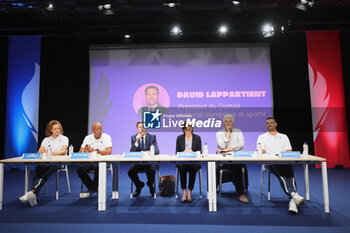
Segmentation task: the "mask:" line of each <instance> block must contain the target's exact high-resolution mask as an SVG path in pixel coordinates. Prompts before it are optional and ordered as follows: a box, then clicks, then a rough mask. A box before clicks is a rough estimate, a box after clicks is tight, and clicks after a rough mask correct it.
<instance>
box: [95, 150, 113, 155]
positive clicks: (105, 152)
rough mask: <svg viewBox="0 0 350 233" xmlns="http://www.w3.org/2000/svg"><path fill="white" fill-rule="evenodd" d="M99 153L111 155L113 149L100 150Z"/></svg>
mask: <svg viewBox="0 0 350 233" xmlns="http://www.w3.org/2000/svg"><path fill="white" fill-rule="evenodd" d="M98 153H99V154H100V155H110V154H112V151H110V150H100V151H98Z"/></svg>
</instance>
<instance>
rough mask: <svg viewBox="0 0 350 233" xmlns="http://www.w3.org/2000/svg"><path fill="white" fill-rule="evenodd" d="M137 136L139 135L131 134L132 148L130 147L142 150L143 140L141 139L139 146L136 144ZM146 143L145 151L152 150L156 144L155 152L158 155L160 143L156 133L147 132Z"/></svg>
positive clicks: (132, 149)
mask: <svg viewBox="0 0 350 233" xmlns="http://www.w3.org/2000/svg"><path fill="white" fill-rule="evenodd" d="M136 136H137V134H135V135H133V136H131V148H130V151H141V141H140V143H139V146H138V147H136V146H135V142H136ZM144 144H145V145H144V147H145V151H147V150H150V147H151V145H153V146H154V153H155V154H156V155H158V154H159V148H158V144H157V138H156V135H152V134H149V133H146V139H145V142H144Z"/></svg>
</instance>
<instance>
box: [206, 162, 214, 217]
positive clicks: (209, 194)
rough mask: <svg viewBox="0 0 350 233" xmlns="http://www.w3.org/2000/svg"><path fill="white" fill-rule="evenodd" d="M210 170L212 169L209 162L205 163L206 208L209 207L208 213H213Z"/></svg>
mask: <svg viewBox="0 0 350 233" xmlns="http://www.w3.org/2000/svg"><path fill="white" fill-rule="evenodd" d="M211 169H212V166H211V162H208V163H207V173H208V175H207V178H208V207H209V212H212V211H213V205H212V203H213V199H212V193H213V191H212V183H213V182H212V180H213V177H212V172H211Z"/></svg>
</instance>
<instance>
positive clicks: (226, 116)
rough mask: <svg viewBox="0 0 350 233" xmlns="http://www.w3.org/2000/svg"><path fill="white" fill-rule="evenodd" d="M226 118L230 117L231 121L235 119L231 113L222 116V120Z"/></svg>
mask: <svg viewBox="0 0 350 233" xmlns="http://www.w3.org/2000/svg"><path fill="white" fill-rule="evenodd" d="M226 118H231V119H232V121H233V122H234V121H235V118H233V116H232V115H231V114H226V115H225V116H224V118H223V119H222V121H225V119H226Z"/></svg>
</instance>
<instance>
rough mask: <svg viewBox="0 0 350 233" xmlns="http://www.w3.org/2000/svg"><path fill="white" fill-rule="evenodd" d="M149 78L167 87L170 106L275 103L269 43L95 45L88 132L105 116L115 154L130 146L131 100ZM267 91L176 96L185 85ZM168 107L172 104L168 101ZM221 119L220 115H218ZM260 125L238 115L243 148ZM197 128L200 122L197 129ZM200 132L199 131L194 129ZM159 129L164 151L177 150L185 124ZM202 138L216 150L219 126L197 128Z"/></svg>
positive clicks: (197, 88) (251, 141)
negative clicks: (247, 126)
mask: <svg viewBox="0 0 350 233" xmlns="http://www.w3.org/2000/svg"><path fill="white" fill-rule="evenodd" d="M147 83H156V84H158V85H160V86H162V87H164V88H165V89H166V91H167V92H168V95H169V97H170V107H177V106H178V105H179V104H219V103H223V104H239V105H240V106H241V107H250V108H260V107H266V108H268V109H272V96H271V95H272V93H271V75H270V53H269V47H268V46H256V45H246V46H244V45H243V46H242V45H241V46H236V47H235V45H230V46H227V47H203V46H201V47H198V48H196V47H191V48H189V47H188V48H159V47H157V48H131V49H127V48H121V49H118V48H111V47H109V48H107V47H106V48H101V47H100V48H93V47H92V48H91V49H90V105H89V132H91V130H90V129H91V125H92V123H93V122H97V121H98V122H101V123H102V125H103V130H104V132H105V133H107V134H109V135H111V137H112V143H113V154H119V153H123V152H125V151H129V149H130V145H131V135H134V134H136V133H137V130H136V122H138V121H140V119H141V118H140V116H138V115H137V113H136V112H135V109H134V106H133V99H134V94H135V92H136V91H137V90H138V89H139V88H140V87H141V86H143V85H145V84H147ZM237 90H239V91H266V95H265V97H261V98H205V97H204V98H177V93H178V92H186V91H202V92H204V93H205V92H206V91H209V92H211V91H237ZM166 107H168V106H166ZM218 120H222V119H218ZM260 121H261V125H262V130H260V129H259V130H258V131H257V132H252V131H250V132H245V130H244V126H243V125H240V122H239V120H237V118H236V120H235V125H234V128H239V129H241V130H242V132H243V135H244V138H245V148H244V150H255V144H256V139H257V136H258V135H259V134H261V133H263V132H265V130H264V129H265V128H264V126H265V121H264V120H260ZM194 131H196V128H195V129H194ZM194 133H196V132H194ZM152 134H156V135H157V141H158V146H159V149H160V152H161V154H173V153H175V144H176V137H177V136H178V135H180V134H182V130H181V128H178V129H176V130H174V129H173V130H172V131H171V132H152ZM197 134H198V135H200V136H201V138H202V144H203V145H204V143H205V142H206V143H208V146H209V153H215V151H216V149H217V147H216V140H215V132H198V133H197Z"/></svg>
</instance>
